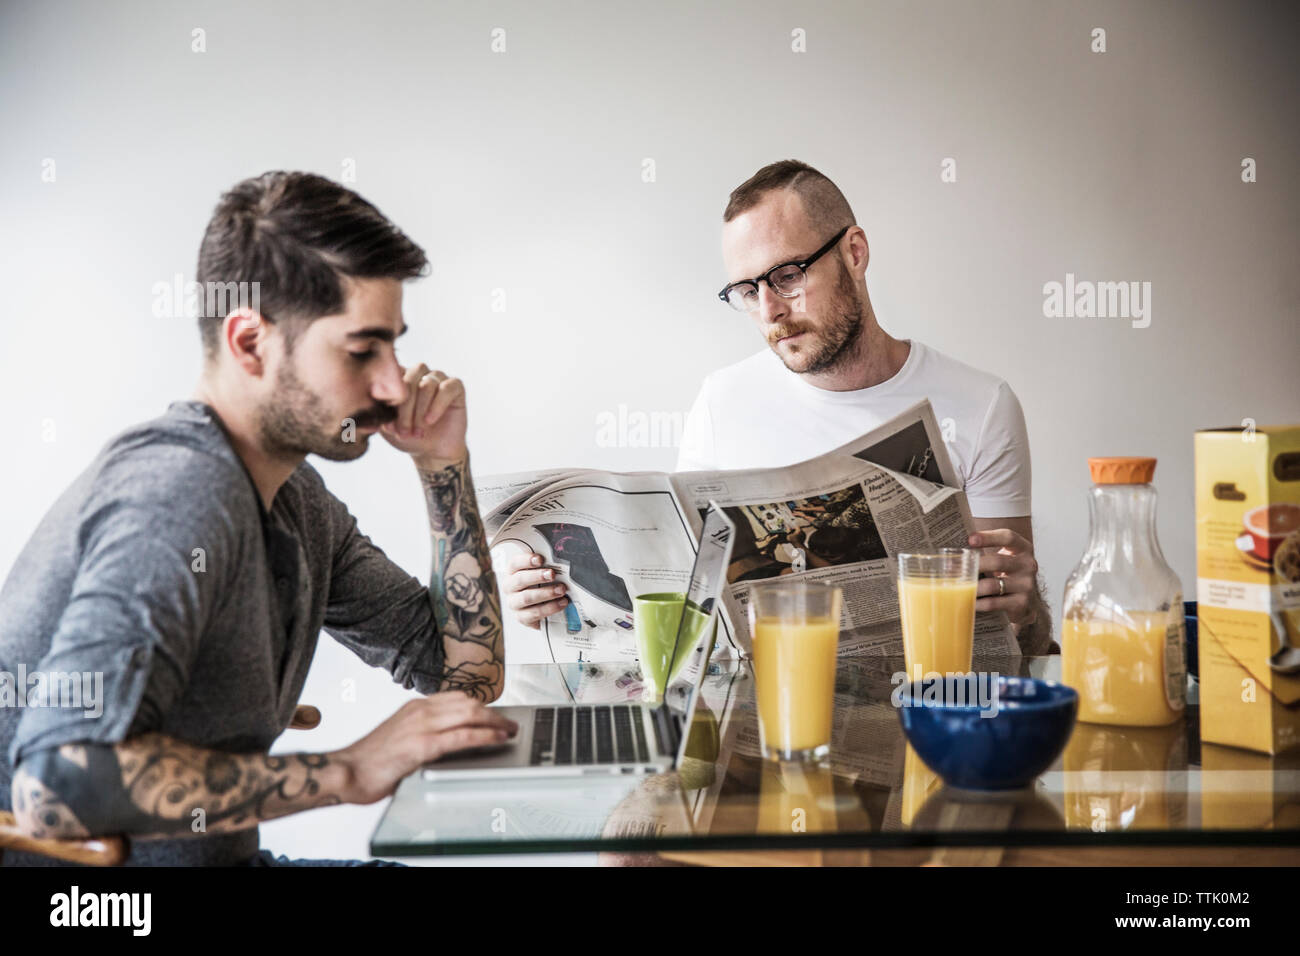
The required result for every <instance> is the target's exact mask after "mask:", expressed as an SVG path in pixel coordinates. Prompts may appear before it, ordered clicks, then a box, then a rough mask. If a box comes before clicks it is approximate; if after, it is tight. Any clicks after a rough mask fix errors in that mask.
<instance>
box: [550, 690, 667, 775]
mask: <svg viewBox="0 0 1300 956" xmlns="http://www.w3.org/2000/svg"><path fill="white" fill-rule="evenodd" d="M655 730H656V735H658V727H656V728H655ZM649 761H650V751H649V748H648V747H647V745H646V736H645V726H644V724H643V723H642V720H641V708H640V707H635V706H630V705H627V704H611V705H606V706H600V707H595V706H593V707H539V708H537V716H536V717H535V718H534V720H533V742H532V752H531V753H530V754H529V760H528V762H529V763H530V764H531V765H532V766H534V767H538V766H543V765H547V764H556V765H561V764H564V765H568V764H573V765H578V766H581V765H584V764H610V763H618V764H633V763H648V762H649Z"/></svg>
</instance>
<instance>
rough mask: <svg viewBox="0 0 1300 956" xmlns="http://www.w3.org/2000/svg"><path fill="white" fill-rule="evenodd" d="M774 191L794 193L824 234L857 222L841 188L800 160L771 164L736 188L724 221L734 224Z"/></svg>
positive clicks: (732, 193)
mask: <svg viewBox="0 0 1300 956" xmlns="http://www.w3.org/2000/svg"><path fill="white" fill-rule="evenodd" d="M774 189H789V190H792V191H793V192H794V193H795V194H796V195H797V196H798V197H799V199H800V200H801V201H802V202H803V208H804V211H805V212H806V213H807V214H808V219H809V220H810V221H811V222H812V223H813V225H815V226H818V227H820V228H821V229H822V230H823V231H825V232H832V231H834V230H836V229H841V228H843V227H844V226H851V225H853V224H854V223H855V222H857V220H856V219H855V218H854V216H853V209H852V207H850V206H849V201H848V200H847V199H845V198H844V193H842V192H840V187H838V186H836V185H835V184H834V183H833V182H831V181H830V179H829V178H827V177H826V176H824V175H822V174H821V173H819V172H818V171H817V170H815V169H813V168H812V167H811V166H809V165H808V164H807V163H801V162H800V161H799V160H797V159H783V160H781V161H780V162H777V163H770V164H769V165H767V166H764V167H763V168H762V169H760V170H759V171H758V172H756V173H755V174H754V175H752V176H750V177H749V178H748V179H746V180H745V181H744V182H743V183H741V184H740V185H739V186H737V187H736V188H735V189H733V190H732V191H731V198H730V199H729V200H728V202H727V208H726V210H725V211H724V212H723V213H722V221H723V222H731V220H733V219H735V218H736V217H737V216H739V215H741V214H742V213H746V212H748V211H749V210H751V209H753V208H754V207H755V206H757V205H758V204H759V203H760V202H761V201H762V200H763V197H764V196H766V195H767V194H768V193H770V192H772V191H773V190H774Z"/></svg>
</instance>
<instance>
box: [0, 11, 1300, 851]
mask: <svg viewBox="0 0 1300 956" xmlns="http://www.w3.org/2000/svg"><path fill="white" fill-rule="evenodd" d="M1291 20H1292V18H1291V17H1290V16H1289V14H1288V7H1287V5H1284V4H1272V5H1270V4H1263V3H1243V4H1222V3H1207V2H1178V3H1174V2H1148V3H1142V4H1131V3H1098V4H1089V5H1084V4H1066V3H1059V2H1056V3H1045V2H1036V0H1020V2H998V3H964V2H953V3H935V2H919V3H873V4H867V3H855V2H825V3H819V4H816V5H812V6H809V5H804V4H794V3H777V2H751V3H740V2H727V3H716V4H710V5H708V6H707V7H704V6H703V5H699V4H695V3H690V2H668V3H656V4H652V5H645V4H639V3H638V4H631V3H628V4H610V3H594V2H593V3H563V4H561V3H529V2H522V0H517V2H501V3H491V4H467V3H444V4H426V3H418V2H388V3H383V2H369V3H355V4H347V3H341V2H324V0H316V2H310V3H306V2H304V3H276V4H274V5H272V4H262V3H255V2H222V3H163V2H157V3H145V2H137V3H119V4H102V3H95V2H81V3H74V2H47V3H41V4H21V5H20V4H7V5H5V6H4V7H3V8H0V130H3V135H4V139H5V148H4V150H3V153H0V211H2V212H3V222H4V227H3V231H2V232H0V277H3V280H4V285H3V288H4V292H5V297H4V305H5V314H4V318H3V330H4V335H3V338H0V363H2V365H0V370H2V371H3V375H0V408H3V409H4V411H5V417H6V421H7V423H8V428H7V429H6V430H5V433H4V441H3V448H4V452H3V454H4V459H5V465H6V467H5V468H3V469H2V470H0V497H2V498H3V500H4V501H6V502H7V503H8V507H7V508H6V509H4V511H3V513H0V572H4V571H7V569H8V567H9V566H10V565H11V564H12V562H13V560H14V558H15V557H16V556H17V553H18V551H19V550H20V548H21V547H22V544H23V542H24V541H25V540H26V538H27V536H28V534H30V532H31V530H32V529H33V528H34V526H35V524H36V522H37V521H38V520H39V518H40V516H41V514H42V513H43V511H44V510H45V509H46V508H47V507H48V505H49V504H50V503H51V502H52V501H53V499H54V498H55V496H56V495H57V494H58V493H59V491H60V490H61V489H62V488H63V487H64V486H65V485H66V484H67V483H68V482H69V481H70V480H71V479H72V477H73V476H74V475H75V474H76V473H77V472H78V471H79V470H80V469H81V468H82V467H84V465H85V463H86V462H87V461H88V460H89V459H90V458H91V457H92V456H93V454H94V453H95V451H96V450H97V449H98V448H99V447H100V446H101V445H102V443H103V442H104V441H105V440H106V439H107V438H108V437H110V436H111V435H112V434H113V433H115V432H116V431H117V430H119V429H120V428H122V427H123V426H124V425H126V424H127V423H130V422H134V421H137V420H140V419H143V418H147V417H152V416H154V415H156V414H159V413H160V412H161V411H162V410H163V409H164V408H165V406H166V404H167V402H168V401H170V400H172V399H173V398H176V397H183V396H186V395H188V393H189V391H190V389H191V387H192V384H193V381H194V377H195V372H196V368H197V363H198V337H197V333H196V332H195V330H194V328H193V326H192V324H191V323H190V322H188V321H186V320H183V319H158V318H154V317H152V314H151V305H152V302H153V293H152V287H153V285H154V283H156V282H160V281H170V280H171V278H172V276H173V275H174V274H175V273H181V274H182V275H183V276H184V278H185V279H189V278H191V277H192V269H193V263H194V259H195V255H196V252H197V246H198V240H199V237H200V235H201V233H202V230H203V227H204V224H205V223H206V221H207V217H208V215H209V214H210V212H211V209H212V207H213V205H214V203H215V201H216V199H217V196H218V195H219V193H220V192H221V191H222V190H223V189H225V188H227V187H228V186H230V185H231V184H233V183H234V182H236V181H237V180H239V179H242V178H244V177H246V176H249V175H253V174H256V173H260V172H262V171H264V170H267V169H273V168H283V169H291V168H297V169H310V170H315V171H318V172H321V173H324V174H326V175H330V176H333V177H335V178H339V177H341V176H342V174H343V170H344V163H345V162H346V161H347V160H349V159H350V160H354V161H355V170H356V181H355V184H354V187H355V188H356V189H358V190H359V191H360V192H361V193H363V194H364V195H365V196H367V197H368V198H369V199H371V200H372V201H374V202H375V203H376V204H377V205H378V206H379V207H380V208H381V209H382V210H384V212H385V213H387V214H388V215H389V216H390V217H392V218H393V219H394V220H395V221H396V222H398V223H399V224H400V225H401V226H402V227H403V228H404V229H405V230H406V231H407V232H409V233H410V234H411V235H412V236H413V237H414V238H415V239H416V240H417V241H419V242H421V243H422V244H423V245H424V246H425V247H426V249H427V250H428V252H429V254H430V258H431V259H432V261H433V262H434V264H435V271H434V274H433V276H432V278H430V279H427V280H425V281H423V282H421V283H419V284H416V285H414V286H412V287H411V288H410V289H409V291H408V298H407V303H408V304H407V320H408V322H409V324H410V325H411V329H412V331H411V333H410V334H409V335H408V336H407V338H406V340H404V341H403V343H402V348H401V353H400V354H401V355H402V356H403V357H404V358H405V359H407V360H410V361H417V360H425V361H428V362H430V364H434V365H437V366H440V367H443V368H445V369H447V370H449V371H452V372H454V373H457V374H459V375H461V376H462V377H463V378H464V379H465V380H466V382H467V384H468V388H469V395H470V411H471V447H472V450H473V455H474V463H475V468H476V470H477V471H478V472H479V473H483V474H485V473H488V472H493V471H507V470H519V469H524V468H531V467H538V466H543V465H561V464H577V465H593V466H602V467H611V468H619V469H628V470H631V469H640V468H669V467H671V466H672V463H673V461H674V460H675V450H674V449H671V448H604V447H598V446H597V444H596V416H597V414H598V413H600V412H602V411H609V412H615V411H617V408H618V406H619V405H620V404H625V405H627V406H628V407H629V408H630V409H632V410H638V411H644V412H652V411H659V412H668V413H672V412H684V411H685V410H686V409H687V408H688V407H689V405H690V402H691V400H692V398H693V397H694V394H695V390H696V388H697V386H698V384H699V381H700V379H701V378H702V377H703V375H704V374H705V373H707V372H708V371H709V370H711V369H713V368H716V367H718V366H721V365H724V364H727V363H730V362H733V361H736V360H737V359H739V358H742V357H744V356H745V355H747V354H750V353H751V352H752V351H754V350H756V349H757V348H759V347H761V343H760V341H759V340H758V338H757V337H756V335H755V334H754V333H753V331H752V330H751V328H750V326H749V325H748V324H747V320H746V319H744V318H743V317H740V316H737V315H735V314H733V313H731V312H730V311H728V310H727V309H726V308H725V307H724V306H722V305H721V304H720V303H718V302H717V300H716V299H715V298H714V297H713V293H714V291H715V290H716V289H717V288H718V287H719V286H720V285H721V284H722V282H723V279H724V276H723V272H722V267H721V262H720V258H719V254H718V248H717V246H718V227H719V220H720V217H721V210H722V207H723V205H724V203H725V200H726V195H727V193H728V191H729V190H730V189H731V188H732V187H733V186H735V185H736V184H737V183H739V182H740V181H741V180H743V179H744V178H746V177H747V176H748V175H749V174H750V173H752V172H753V171H754V170H755V169H757V168H758V167H759V166H761V165H763V164H764V163H767V162H770V161H772V160H774V159H780V158H786V157H797V158H800V159H803V160H806V161H808V162H810V163H812V164H813V165H815V166H817V167H819V168H821V169H822V170H823V171H824V172H826V173H827V174H829V175H830V176H831V177H832V178H833V179H835V180H836V181H837V182H838V183H839V184H840V186H841V187H842V188H843V189H844V191H845V193H846V194H847V195H848V197H849V199H850V201H851V202H852V204H853V206H854V209H855V210H856V212H857V214H858V218H859V222H860V223H862V225H863V226H864V228H865V229H866V231H867V235H868V237H869V240H870V242H871V247H872V257H871V265H870V269H869V271H868V276H867V278H868V284H869V287H870V289H871V292H872V298H873V301H874V303H875V306H876V310H877V313H878V315H879V317H880V319H881V322H882V324H883V325H884V326H885V328H887V329H888V330H889V331H890V332H892V333H894V334H895V335H899V336H905V337H911V336H914V337H916V338H919V339H921V340H924V341H926V342H928V343H929V344H931V345H934V346H936V347H938V348H939V349H941V350H944V351H946V352H948V353H950V354H952V355H954V356H956V357H959V358H961V359H963V360H964V361H966V362H969V363H970V364H973V365H976V366H979V367H982V368H985V369H988V370H990V371H993V372H996V373H997V374H999V375H1001V376H1003V377H1005V378H1006V379H1007V380H1008V381H1009V382H1011V384H1012V386H1013V387H1014V388H1015V390H1016V391H1017V393H1018V394H1019V396H1020V399H1021V401H1022V403H1023V404H1024V407H1025V412H1026V416H1027V418H1028V421H1029V429H1030V435H1031V440H1032V444H1033V452H1034V502H1035V506H1034V513H1035V518H1036V525H1037V538H1038V549H1039V556H1040V561H1041V562H1042V565H1043V568H1044V571H1045V574H1046V577H1047V581H1048V586H1049V592H1050V595H1051V597H1052V600H1053V601H1054V602H1055V603H1056V604H1059V599H1060V593H1061V589H1062V586H1063V582H1064V578H1065V575H1066V574H1067V573H1068V571H1069V569H1070V568H1071V567H1072V566H1073V564H1074V562H1075V561H1076V560H1077V558H1078V555H1079V554H1080V553H1081V551H1082V548H1083V545H1084V540H1085V536H1086V533H1087V512H1086V505H1085V502H1084V491H1085V489H1086V487H1087V484H1088V474H1087V467H1086V461H1085V459H1086V458H1087V457H1088V456H1089V455H1095V454H1150V455H1155V456H1157V457H1158V458H1159V459H1160V465H1159V468H1158V470H1157V472H1156V484H1157V487H1158V488H1159V491H1160V493H1161V510H1160V536H1161V541H1162V543H1163V545H1164V548H1165V552H1166V554H1167V555H1168V557H1169V559H1170V561H1171V563H1172V564H1173V566H1174V568H1175V570H1177V571H1178V572H1179V573H1180V574H1181V575H1182V577H1183V581H1184V586H1185V588H1186V589H1187V591H1188V593H1189V594H1190V593H1191V591H1192V585H1193V576H1194V564H1193V555H1192V549H1193V534H1194V531H1193V515H1192V485H1191V470H1192V433H1193V431H1194V430H1195V429H1196V428H1198V427H1207V426H1218V425H1229V424H1239V423H1240V422H1241V420H1242V419H1243V418H1247V417H1249V418H1253V419H1255V420H1256V421H1257V422H1260V423H1267V422H1298V421H1300V389H1298V388H1297V373H1296V368H1297V358H1300V335H1298V334H1297V326H1298V323H1297V291H1298V286H1300V270H1297V267H1296V266H1297V262H1298V261H1300V255H1298V253H1300V239H1298V238H1297V212H1298V211H1300V187H1297V178H1296V170H1295V163H1296V157H1297V155H1300V142H1298V140H1300V134H1297V128H1296V124H1295V122H1294V116H1295V75H1296V74H1295V71H1296V59H1295V53H1294V48H1293V40H1294V35H1295V34H1294V30H1293V23H1292V22H1291ZM497 27H500V28H504V30H505V31H506V33H505V39H506V50H505V52H504V53H493V52H491V49H490V43H491V31H492V30H493V28H497ZM1094 27H1103V28H1104V29H1105V30H1106V41H1107V50H1106V52H1105V53H1093V52H1091V51H1090V44H1091V38H1090V32H1091V30H1092V29H1093V28H1094ZM195 28H201V29H202V30H204V31H205V39H206V52H202V53H197V52H193V51H192V42H193V40H192V31H193V30H194V29H195ZM796 28H799V29H802V30H804V31H806V50H807V52H804V53H795V52H793V51H792V50H791V31H792V30H794V29H796ZM945 157H952V158H954V159H955V160H956V162H957V173H958V178H957V182H956V183H942V182H941V181H940V175H939V173H940V163H941V161H942V160H943V159H944V158H945ZM1243 157H1252V158H1254V159H1255V160H1256V161H1257V163H1258V182H1256V183H1253V184H1244V183H1243V182H1242V181H1241V177H1240V170H1241V165H1240V164H1241V161H1242V159H1243ZM646 158H651V159H653V160H654V162H655V171H656V180H655V181H654V182H652V183H647V182H643V180H642V169H643V165H642V162H643V160H644V159H646ZM47 159H53V160H54V169H55V180H54V182H43V181H42V178H41V176H42V169H43V161H45V160H47ZM1066 272H1073V273H1075V274H1076V275H1077V276H1078V277H1079V278H1081V279H1092V280H1106V281H1118V280H1139V281H1150V282H1151V283H1152V285H1153V296H1152V299H1153V301H1152V305H1153V312H1152V322H1151V325H1150V327H1148V328H1145V329H1134V328H1132V327H1131V326H1130V325H1129V323H1127V322H1125V321H1123V320H1085V319H1047V318H1044V317H1043V314H1042V305H1043V293H1042V287H1043V284H1044V283H1045V282H1049V281H1053V280H1056V281H1061V280H1063V279H1064V277H1065V274H1066ZM494 289H504V290H505V293H506V303H507V308H506V311H505V312H504V313H496V312H493V311H492V309H491V302H492V292H493V290H494ZM51 428H52V429H53V432H52V434H51ZM50 438H52V439H53V440H47V439H50ZM320 467H321V470H322V472H323V473H324V474H325V476H326V480H327V481H328V482H329V483H330V485H331V487H332V488H333V489H334V490H335V492H336V493H337V494H339V495H340V496H341V497H342V498H343V499H344V500H346V501H347V502H348V503H349V505H350V506H351V507H352V509H353V510H354V512H355V513H356V514H357V515H358V517H359V519H360V521H361V524H362V526H363V527H364V528H365V529H367V531H368V532H369V533H370V534H371V536H372V537H373V538H374V539H375V540H376V541H377V542H379V543H380V544H381V545H382V546H383V547H384V548H385V549H386V550H387V551H388V553H389V554H390V555H391V556H392V557H393V558H394V559H395V560H396V561H398V562H400V563H401V564H403V565H404V566H405V567H407V568H409V569H410V570H411V571H412V572H413V573H415V574H418V575H419V576H421V577H424V576H425V575H427V573H428V561H429V547H428V540H427V537H426V535H425V530H424V527H425V526H424V519H423V514H422V505H421V500H420V494H419V490H418V486H417V483H416V480H415V478H414V474H413V472H412V470H411V468H410V466H409V465H408V464H407V463H406V462H404V461H403V460H401V458H400V457H399V456H398V455H396V454H395V453H393V452H392V451H391V449H388V448H387V447H381V446H380V445H379V444H377V445H376V448H375V450H373V451H372V452H371V453H370V454H369V455H367V456H366V457H365V458H364V459H363V460H362V461H361V462H359V463H355V464H349V465H333V464H324V465H321V466H320ZM356 670H357V665H356V664H355V662H354V661H352V660H351V659H349V658H348V657H347V656H346V655H345V654H343V653H342V652H341V651H340V650H339V649H338V648H337V647H336V646H335V645H333V643H332V642H330V641H328V639H327V640H326V641H325V642H324V643H323V644H322V648H321V652H320V653H319V654H318V657H317V661H316V664H315V667H314V669H313V672H312V676H311V678H310V680H309V682H308V688H307V691H306V694H305V697H306V699H310V700H311V701H312V702H314V703H317V704H319V705H320V706H322V708H323V709H324V710H325V713H326V724H325V725H324V726H323V727H322V728H321V730H319V731H317V732H316V736H314V737H311V743H310V744H306V743H303V742H300V741H289V742H286V744H285V745H289V744H292V746H311V747H317V746H321V747H324V746H333V745H334V744H336V743H339V744H341V743H344V742H347V741H349V740H351V739H353V738H355V737H356V736H359V735H360V734H361V733H362V732H364V731H365V730H366V729H368V728H369V727H370V726H372V725H373V724H374V723H375V722H376V721H378V720H379V719H381V718H382V717H383V716H385V715H386V714H387V713H389V712H391V710H392V709H393V708H394V707H395V706H396V704H397V703H398V702H399V701H400V699H401V697H402V695H401V693H400V692H399V691H397V690H396V689H395V688H393V687H392V686H391V684H389V683H388V682H387V680H386V678H385V676H384V675H382V674H370V675H362V677H363V680H362V693H361V695H360V698H359V700H358V702H357V703H356V704H344V703H341V702H340V701H339V691H338V687H339V681H340V680H342V679H343V678H344V677H345V676H355V675H356ZM289 736H290V737H293V736H294V735H289ZM299 736H301V735H299ZM307 739H308V738H307V737H303V740H304V741H305V740H307ZM349 812H352V811H348V810H346V809H340V810H336V811H330V813H331V814H334V815H335V817H334V819H337V818H338V815H339V814H347V813H349ZM325 816H327V814H316V815H310V814H309V815H307V816H306V817H303V818H298V819H296V820H292V821H285V822H284V823H280V824H275V825H273V827H271V828H268V833H272V832H273V833H276V834H288V835H287V836H284V837H282V838H280V842H279V843H277V842H276V841H273V840H270V839H268V842H272V845H277V846H279V845H281V844H282V843H283V841H284V840H288V841H289V843H293V841H294V840H297V841H298V842H297V843H294V844H293V845H294V846H295V847H298V846H299V845H300V844H302V843H303V842H304V841H306V843H307V844H309V845H317V844H316V843H313V842H312V841H313V840H315V839H316V837H317V836H318V835H319V834H322V833H327V832H334V831H337V830H339V829H343V830H346V829H347V828H346V827H342V828H340V827H338V826H337V825H330V826H326V825H324V824H322V823H312V822H311V821H312V820H313V818H323V817H325ZM295 835H296V836H295ZM363 836H364V835H361V836H360V837H355V838H351V842H348V841H347V840H344V841H343V842H342V843H338V844H337V845H338V847H339V848H340V852H344V853H351V854H356V853H361V852H363V847H364V839H363ZM327 843H328V841H327ZM284 845H288V844H284ZM319 845H320V846H326V845H327V844H319ZM333 846H335V844H328V847H333ZM304 852H305V851H304ZM317 855H319V851H318V853H317Z"/></svg>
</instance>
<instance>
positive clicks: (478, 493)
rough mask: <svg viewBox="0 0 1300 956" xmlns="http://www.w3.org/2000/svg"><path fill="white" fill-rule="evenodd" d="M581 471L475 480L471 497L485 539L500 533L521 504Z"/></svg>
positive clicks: (548, 471)
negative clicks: (479, 515)
mask: <svg viewBox="0 0 1300 956" xmlns="http://www.w3.org/2000/svg"><path fill="white" fill-rule="evenodd" d="M586 470H587V469H585V468H548V469H545V470H543V471H518V472H514V473H512V474H508V475H489V476H487V477H486V478H481V479H480V478H475V481H474V496H475V497H476V498H477V499H478V509H479V513H480V514H481V515H482V516H483V528H484V530H485V531H486V532H487V536H488V539H489V540H491V538H492V536H493V535H495V534H496V533H497V532H498V531H500V530H501V526H502V525H503V524H505V520H506V519H507V518H509V517H510V516H511V515H512V514H514V513H515V509H516V508H518V507H519V506H520V505H521V504H523V503H524V502H525V501H527V500H528V499H529V498H531V497H532V496H533V495H535V494H537V493H538V492H539V491H541V490H542V489H544V488H545V487H546V486H547V485H550V484H551V483H553V482H556V481H559V480H560V479H561V478H571V477H573V476H574V475H580V474H582V473H583V472H584V471H586Z"/></svg>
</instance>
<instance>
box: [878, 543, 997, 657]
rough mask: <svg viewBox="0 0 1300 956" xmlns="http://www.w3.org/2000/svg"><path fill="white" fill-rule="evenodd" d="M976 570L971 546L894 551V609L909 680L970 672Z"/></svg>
mask: <svg viewBox="0 0 1300 956" xmlns="http://www.w3.org/2000/svg"><path fill="white" fill-rule="evenodd" d="M979 573H980V556H979V552H978V551H974V550H971V549H970V548H943V549H941V550H939V551H932V552H926V553H917V554H899V555H898V610H899V614H900V616H901V617H902V622H903V656H904V658H905V660H906V662H907V677H908V680H912V681H916V680H921V679H922V678H924V677H925V675H926V674H931V673H938V674H965V673H968V672H969V671H970V668H971V645H972V642H973V641H974V638H975V587H976V584H977V583H978V581H979Z"/></svg>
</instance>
